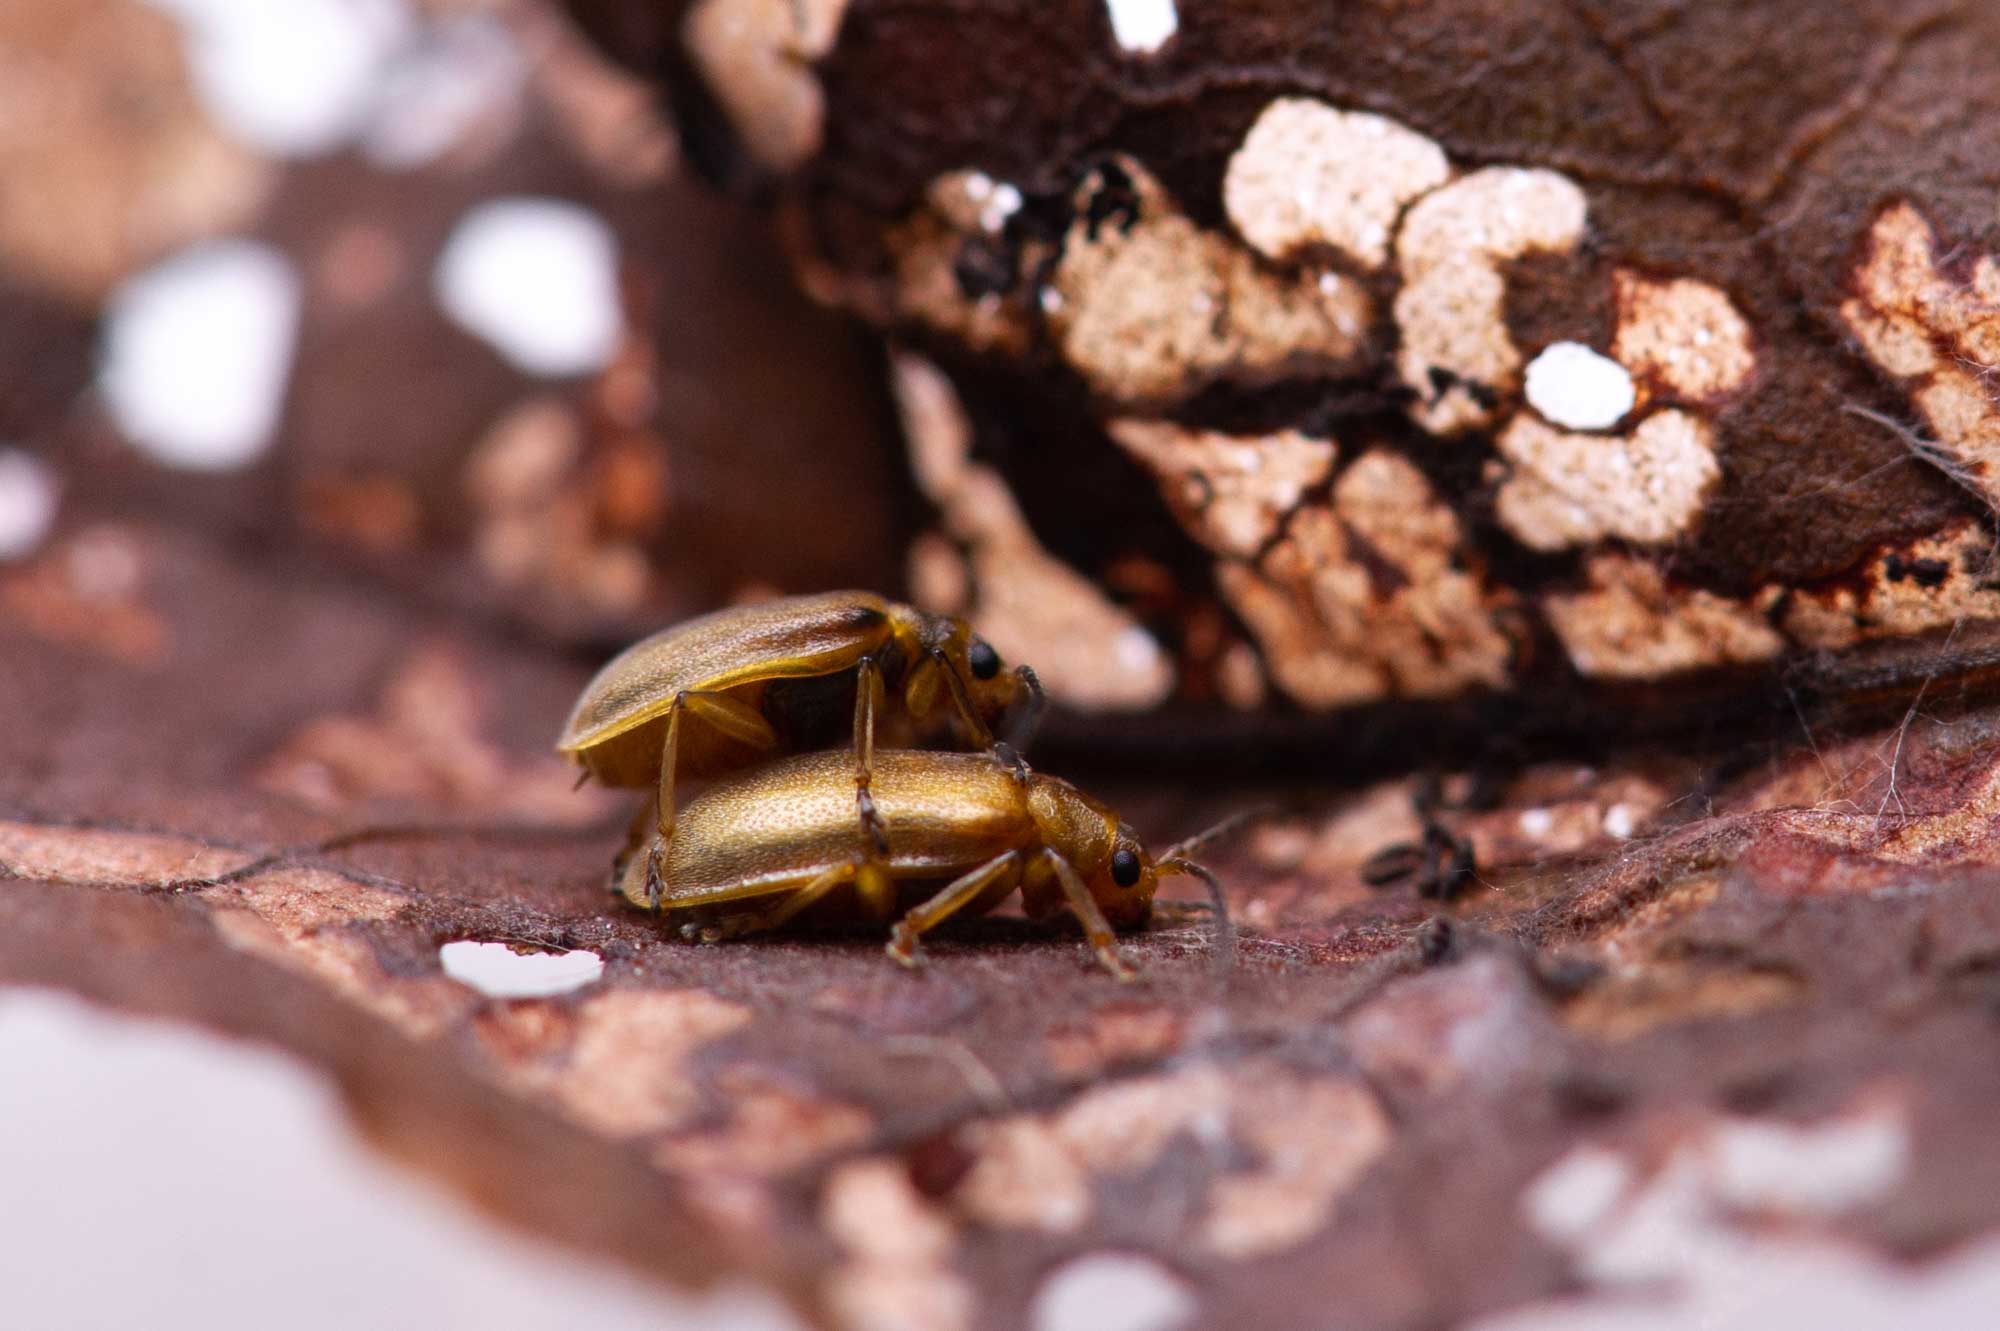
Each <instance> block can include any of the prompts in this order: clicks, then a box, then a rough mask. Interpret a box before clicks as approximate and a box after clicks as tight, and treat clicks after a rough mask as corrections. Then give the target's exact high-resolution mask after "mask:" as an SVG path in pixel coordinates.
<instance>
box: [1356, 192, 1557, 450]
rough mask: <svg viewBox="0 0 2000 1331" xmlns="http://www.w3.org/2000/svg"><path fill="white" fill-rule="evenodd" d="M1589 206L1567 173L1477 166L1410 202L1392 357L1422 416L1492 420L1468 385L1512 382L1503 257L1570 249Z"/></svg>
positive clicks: (1495, 388) (1443, 427) (1454, 421)
mask: <svg viewBox="0 0 2000 1331" xmlns="http://www.w3.org/2000/svg"><path fill="white" fill-rule="evenodd" d="M1585 213H1586V208H1585V203H1584V197H1583V191H1582V190H1580V189H1578V188H1577V187H1576V185H1575V184H1574V183H1573V182H1571V181H1570V179H1569V178H1568V177H1566V176H1561V175H1557V174H1556V173H1555V172H1553V171H1531V170H1524V169H1519V168H1514V167H1489V168H1487V169H1486V170H1483V171H1475V172H1473V173H1472V174H1471V175H1469V176H1466V177H1464V178H1463V179H1461V180H1456V181H1453V182H1452V183H1451V184H1449V185H1447V186H1445V187H1444V188H1443V189H1440V190H1436V191H1433V192H1432V193H1430V194H1427V195H1425V196H1424V197H1423V198H1421V199H1419V200H1418V201H1417V202H1416V203H1414V204H1412V205H1411V206H1410V211H1409V213H1408V215H1407V216H1406V217H1405V218H1404V219H1403V228H1402V230H1401V231H1400V232H1399V233H1398V234H1397V237H1396V261H1397V264H1398V266H1399V267H1400V268H1401V269H1402V274H1403V289H1402V291H1400V292H1399V293H1397V296H1396V304H1395V317H1396V326H1397V328H1398V329H1399V330H1400V331H1401V333H1402V338H1403V349H1402V351H1401V353H1400V354H1399V355H1398V357H1397V366H1398V369H1399V370H1400V371H1401V373H1402V376H1403V381H1404V382H1405V383H1406V384H1408V385H1409V386H1410V387H1411V388H1413V389H1415V390H1416V392H1417V395H1418V400H1417V403H1416V405H1415V406H1413V407H1412V408H1411V411H1412V413H1413V415H1414V416H1415V418H1416V421H1417V423H1418V424H1419V425H1421V426H1423V427H1424V428H1425V429H1427V430H1430V431H1432V432H1433V433H1437V434H1450V433H1454V432H1457V431H1460V430H1464V429H1467V428H1469V427H1471V426H1475V425H1481V424H1485V423H1486V422H1488V421H1490V420H1491V419H1492V417H1493V415H1494V412H1493V410H1492V409H1491V408H1489V407H1487V406H1486V405H1484V403H1483V402H1482V401H1481V396H1480V394H1478V393H1475V392H1474V391H1473V389H1472V388H1470V387H1468V386H1467V385H1468V384H1470V385H1483V386H1484V387H1485V388H1486V389H1489V390H1491V391H1492V392H1494V393H1499V394H1505V393H1509V392H1512V391H1513V389H1514V388H1515V386H1516V385H1515V377H1516V375H1517V374H1518V373H1519V371H1520V365H1521V353H1520V351H1519V350H1517V349H1516V348H1515V346H1514V341H1513V338H1512V337H1511V336H1510V335H1509V334H1508V332H1507V322H1506V309H1505V305H1506V294H1507V291H1506V282H1505V281H1504V280H1503V279H1502V277H1501V276H1500V269H1499V265H1500V263H1501V262H1503V261H1505V260H1508V259H1518V258H1520V257H1521V256H1522V255H1524V254H1527V253H1530V252H1531V251H1536V250H1543V251H1564V250H1568V249H1570V248H1572V247H1573V246H1574V245H1575V244H1576V243H1577V241H1578V240H1579V239H1581V238H1582V236H1583V224H1584V218H1585ZM1439 375H1442V376H1443V378H1444V380H1445V382H1444V385H1443V387H1440V386H1439V384H1438V383H1437V382H1435V381H1434V380H1435V379H1436V378H1437V377H1438V376H1439Z"/></svg>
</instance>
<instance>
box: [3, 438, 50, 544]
mask: <svg viewBox="0 0 2000 1331" xmlns="http://www.w3.org/2000/svg"><path fill="white" fill-rule="evenodd" d="M58 496H59V489H58V487H57V485H56V473H55V469H54V468H53V467H51V466H49V464H48V463H46V462H44V461H42V460H41V459H40V458H38V457H36V456H35V455H34V454H32V453H24V452H22V451H21V450H20V449H18V448H6V447H0V559H19V558H21V557H22V556H24V555H30V554H33V553H34V552H35V550H36V548H37V547H39V546H40V545H41V543H42V541H43V540H44V539H46V538H47V536H48V534H49V528H51V527H53V526H54V525H55V521H56V501H57V498H58Z"/></svg>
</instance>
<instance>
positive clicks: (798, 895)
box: [701, 864, 860, 943]
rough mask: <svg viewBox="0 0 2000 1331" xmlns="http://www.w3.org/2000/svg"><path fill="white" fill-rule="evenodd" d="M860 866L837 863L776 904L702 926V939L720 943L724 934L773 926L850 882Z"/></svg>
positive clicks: (725, 936) (750, 931)
mask: <svg viewBox="0 0 2000 1331" xmlns="http://www.w3.org/2000/svg"><path fill="white" fill-rule="evenodd" d="M859 867H860V866H858V865H853V864H836V865H834V866H833V867H832V868H831V869H828V870H827V871H826V872H825V873H823V874H821V875H820V876H819V877H817V878H815V879H813V880H812V881H811V882H810V883H807V884H806V885H805V886H804V887H801V888H798V889H796V890H795V891H793V892H791V893H789V894H787V895H786V897H785V898H784V900H782V901H780V902H779V903H778V904H777V905H775V906H771V907H769V908H767V909H765V910H756V911H745V912H744V913H742V914H741V915H732V916H729V917H728V918H726V919H722V920H718V921H716V922H715V923H714V924H712V925H709V926H708V927H707V928H705V929H703V930H701V941H702V942H704V943H719V942H721V941H722V940H723V939H725V938H735V937H738V936H739V935H742V934H752V933H759V932H761V931H763V930H765V929H776V928H778V927H779V926H780V925H783V924H785V923H786V922H787V921H789V920H790V919H791V918H792V917H793V916H795V915H797V914H798V913H799V912H800V911H802V910H804V909H806V907H808V906H810V905H812V904H813V903H814V902H815V901H818V900H819V899H820V898H821V897H823V896H825V895H826V894H827V893H829V892H831V891H833V889H834V888H836V887H839V886H840V885H841V884H842V883H848V882H852V881H853V880H854V875H855V873H856V872H857V871H858V870H859Z"/></svg>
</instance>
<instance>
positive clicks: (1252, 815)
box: [1159, 804, 1278, 864]
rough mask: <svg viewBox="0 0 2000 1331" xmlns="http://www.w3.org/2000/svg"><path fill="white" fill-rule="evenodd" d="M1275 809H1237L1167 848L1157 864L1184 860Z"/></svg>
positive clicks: (1268, 807)
mask: <svg viewBox="0 0 2000 1331" xmlns="http://www.w3.org/2000/svg"><path fill="white" fill-rule="evenodd" d="M1277 809H1278V806H1277V805H1275V804H1257V805H1252V806H1251V807H1250V808H1247V809H1239V810H1238V811H1237V812H1235V813H1232V814H1230V815H1229V816H1228V817H1227V818H1224V819H1223V820H1222V821H1220V822H1218V823H1216V824H1215V825H1214V826H1212V827H1206V828H1203V829H1202V830H1201V831H1199V832H1196V833H1195V834H1194V835H1193V836H1191V837H1185V838H1183V839H1181V840H1179V841H1176V842H1174V844H1173V845H1171V846H1168V847H1167V848H1166V849H1165V850H1163V851H1161V852H1160V854H1159V863H1162V864H1164V863H1166V862H1167V861H1168V860H1176V859H1185V858H1186V857H1187V856H1189V855H1192V854H1194V853H1195V852H1196V851H1198V850H1200V849H1201V848H1202V847H1203V846H1206V845H1208V844H1210V843H1211V842H1214V841H1217V840H1220V839H1221V838H1222V837H1225V836H1228V835H1229V834H1230V833H1231V832H1234V831H1235V830H1236V829H1237V828H1239V827H1241V826H1243V825H1244V824H1245V823H1248V822H1251V821H1253V820H1255V819H1258V818H1264V817H1267V816H1269V815H1270V814H1273V813H1276V812H1277Z"/></svg>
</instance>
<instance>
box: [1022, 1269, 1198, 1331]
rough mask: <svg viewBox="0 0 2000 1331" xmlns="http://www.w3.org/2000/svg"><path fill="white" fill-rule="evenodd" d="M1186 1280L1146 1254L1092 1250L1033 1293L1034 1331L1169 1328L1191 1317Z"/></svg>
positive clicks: (1192, 1305) (1192, 1306) (1154, 1330)
mask: <svg viewBox="0 0 2000 1331" xmlns="http://www.w3.org/2000/svg"><path fill="white" fill-rule="evenodd" d="M1194 1312H1195V1301H1194V1295H1193V1294H1192V1292H1191V1291H1190V1290H1189V1289H1188V1286H1187V1283H1186V1282H1185V1281H1183V1280H1181V1279H1180V1278H1179V1277H1177V1276H1175V1275H1174V1274H1173V1273H1172V1272H1171V1271H1168V1270H1167V1269H1166V1268H1165V1267H1164V1266H1161V1265H1160V1264H1159V1263H1158V1262H1156V1261H1153V1260H1152V1259H1151V1258H1148V1257H1139V1256H1135V1255H1131V1254H1127V1253H1092V1254H1090V1255H1089V1256H1087V1257H1079V1258H1077V1259H1076V1260H1075V1261H1073V1262H1071V1263H1069V1264H1068V1265H1067V1266H1064V1267H1063V1268H1062V1269H1061V1270H1059V1271H1057V1272H1056V1273H1055V1274H1054V1275H1052V1276H1050V1277H1049V1278H1048V1280H1047V1281H1046V1282H1045V1283H1044V1284H1043V1285H1042V1288H1041V1290H1040V1291H1039V1292H1038V1293H1037V1294H1036V1295H1035V1303H1034V1307H1033V1309H1032V1311H1031V1312H1030V1314H1029V1316H1030V1318H1031V1319H1032V1323H1031V1324H1032V1325H1033V1327H1034V1328H1035V1331H1171V1329H1172V1328H1175V1327H1182V1326H1186V1325H1188V1324H1189V1323H1190V1322H1192V1321H1193V1320H1194Z"/></svg>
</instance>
